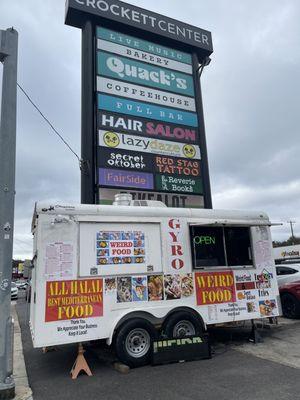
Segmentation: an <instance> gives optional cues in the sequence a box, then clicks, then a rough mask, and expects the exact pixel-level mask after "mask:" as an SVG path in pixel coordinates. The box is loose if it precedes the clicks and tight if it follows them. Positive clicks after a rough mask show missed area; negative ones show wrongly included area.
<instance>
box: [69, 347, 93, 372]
mask: <svg viewBox="0 0 300 400" xmlns="http://www.w3.org/2000/svg"><path fill="white" fill-rule="evenodd" d="M84 352H85V350H84V348H83V346H82V343H79V344H78V355H77V358H76V360H75V362H74V364H73V367H72V369H71V371H70V374H71V376H72V379H77V377H78V375H79V372H81V371H84V372H85V373H86V374H87V375H88V376H92V375H93V374H92V372H91V370H90V368H89V366H88V363H87V362H86V359H85V358H84V355H83V353H84Z"/></svg>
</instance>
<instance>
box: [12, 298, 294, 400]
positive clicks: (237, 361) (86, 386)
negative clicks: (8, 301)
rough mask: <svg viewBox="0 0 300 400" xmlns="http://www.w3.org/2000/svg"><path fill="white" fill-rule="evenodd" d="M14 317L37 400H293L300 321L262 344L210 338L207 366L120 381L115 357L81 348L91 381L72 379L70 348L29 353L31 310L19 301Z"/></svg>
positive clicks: (238, 335) (223, 334)
mask: <svg viewBox="0 0 300 400" xmlns="http://www.w3.org/2000/svg"><path fill="white" fill-rule="evenodd" d="M17 312H18V317H19V322H20V326H21V330H22V342H23V350H24V356H25V363H26V369H27V374H28V378H29V384H30V386H31V388H32V391H33V398H34V399H36V400H39V399H43V400H51V399H57V398H64V399H74V400H76V399H91V398H98V397H99V398H104V399H107V400H110V399H111V400H116V399H127V398H130V399H132V400H135V399H136V400H138V399H141V398H143V399H149V400H150V399H151V400H152V399H164V400H168V399H172V400H177V399H178V400H179V399H181V400H182V399H198V398H205V399H217V398H218V399H239V400H240V399H243V400H259V399H263V400H268V399H274V400H277V399H278V400H279V399H280V400H282V399H284V400H289V399H291V400H292V399H293V400H295V399H296V398H298V396H299V390H300V382H299V373H300V342H299V337H300V321H287V320H285V322H280V325H279V326H272V327H271V329H261V330H260V333H261V334H262V336H263V337H264V343H260V344H258V345H253V344H252V343H249V342H247V337H248V335H249V328H248V327H247V328H239V329H237V328H232V329H224V328H223V329H218V330H213V331H212V332H211V338H212V341H213V357H212V359H211V360H203V361H194V362H187V363H178V364H170V365H165V366H157V367H151V366H147V367H143V368H139V369H133V370H130V372H129V373H128V374H121V373H119V372H117V371H116V370H115V369H114V368H113V362H114V361H115V358H114V355H113V353H112V352H111V351H110V350H109V349H108V348H106V346H105V345H104V344H102V343H97V344H90V345H87V346H86V350H87V351H86V353H85V355H86V359H87V361H88V363H89V366H90V368H91V370H92V373H93V376H92V377H88V376H86V375H80V376H79V377H78V379H77V380H75V381H73V380H72V379H71V378H70V375H69V372H70V369H71V367H72V364H73V362H74V360H75V358H76V355H77V348H76V346H75V345H68V346H61V347H58V348H56V349H54V350H52V351H49V352H47V353H46V354H43V352H42V350H41V349H33V347H32V342H31V337H30V332H29V328H28V318H29V310H28V304H26V303H25V300H24V299H23V298H20V299H19V300H18V304H17Z"/></svg>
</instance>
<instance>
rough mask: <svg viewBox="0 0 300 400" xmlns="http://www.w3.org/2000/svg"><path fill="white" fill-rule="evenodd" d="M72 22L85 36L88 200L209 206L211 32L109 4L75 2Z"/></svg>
mask: <svg viewBox="0 0 300 400" xmlns="http://www.w3.org/2000/svg"><path fill="white" fill-rule="evenodd" d="M66 23H67V24H69V25H72V26H76V27H79V28H81V29H82V32H83V36H82V40H83V46H82V49H83V54H82V70H83V80H82V82H83V87H82V93H83V96H82V116H83V121H82V159H83V161H84V165H86V166H88V168H86V169H85V170H83V171H82V202H86V203H99V202H100V203H105V204H107V203H110V202H112V201H113V194H114V193H116V192H120V191H130V193H131V194H133V197H134V198H139V199H148V198H149V199H151V198H154V199H159V200H163V198H164V197H163V193H168V196H169V198H168V199H167V205H172V206H181V207H182V206H192V207H203V206H204V207H206V208H210V207H211V194H210V183H209V173H208V162H207V151H206V141H205V131H204V121H203V110H202V102H201V90H200V82H199V77H198V71H197V70H198V69H199V66H200V65H201V64H202V63H204V64H205V62H206V58H207V57H208V56H209V55H210V54H211V53H212V41H211V34H210V32H207V31H205V30H202V29H199V28H196V27H194V26H191V25H188V24H184V23H182V22H179V21H175V20H173V19H171V18H168V17H165V16H162V15H159V14H156V13H153V12H150V11H148V10H144V9H141V8H139V7H135V6H132V5H130V4H127V3H123V2H120V1H111V0H106V1H101V0H92V1H91V0H70V1H68V2H67V6H66ZM160 194H162V195H160ZM178 195H183V196H185V197H186V201H184V202H179V201H177V197H178Z"/></svg>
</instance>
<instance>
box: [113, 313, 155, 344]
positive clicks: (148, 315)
mask: <svg viewBox="0 0 300 400" xmlns="http://www.w3.org/2000/svg"><path fill="white" fill-rule="evenodd" d="M131 318H144V319H146V320H148V321H149V322H151V320H153V319H155V318H156V317H155V316H154V315H153V314H151V313H149V312H146V311H145V310H135V311H131V312H128V311H124V312H123V313H122V314H119V315H118V317H117V318H115V320H114V321H113V323H112V325H111V330H110V334H109V337H108V338H107V339H106V343H107V345H108V346H110V345H111V344H112V342H113V337H114V334H115V332H116V329H117V327H118V326H119V325H121V324H122V322H123V321H124V322H125V321H128V320H130V319H131Z"/></svg>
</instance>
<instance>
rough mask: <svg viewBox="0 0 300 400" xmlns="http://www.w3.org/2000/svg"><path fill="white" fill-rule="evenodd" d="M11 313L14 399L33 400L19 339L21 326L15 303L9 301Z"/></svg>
mask: <svg viewBox="0 0 300 400" xmlns="http://www.w3.org/2000/svg"><path fill="white" fill-rule="evenodd" d="M11 315H12V317H13V319H14V374H13V375H14V380H15V385H16V395H15V397H14V399H15V400H33V397H32V390H31V389H30V386H29V383H28V377H27V372H26V367H25V361H24V355H23V345H22V339H21V328H20V324H19V319H18V314H17V311H16V303H15V302H12V303H11Z"/></svg>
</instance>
